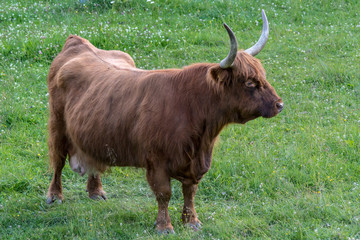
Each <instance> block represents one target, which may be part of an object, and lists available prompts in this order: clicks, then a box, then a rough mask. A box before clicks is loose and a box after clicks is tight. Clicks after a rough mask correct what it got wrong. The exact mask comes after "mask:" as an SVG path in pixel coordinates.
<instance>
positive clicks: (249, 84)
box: [245, 80, 256, 88]
mask: <svg viewBox="0 0 360 240" xmlns="http://www.w3.org/2000/svg"><path fill="white" fill-rule="evenodd" d="M245 86H246V87H248V88H254V87H256V83H255V82H254V81H253V80H247V81H246V82H245Z"/></svg>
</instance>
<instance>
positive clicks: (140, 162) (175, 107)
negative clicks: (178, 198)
mask: <svg viewBox="0 0 360 240" xmlns="http://www.w3.org/2000/svg"><path fill="white" fill-rule="evenodd" d="M48 86H49V98H50V99H49V103H50V104H49V107H50V119H49V154H50V161H51V163H52V166H53V167H54V176H53V180H52V182H51V185H50V187H49V191H48V202H49V203H51V202H53V201H55V199H60V200H62V199H63V196H62V186H61V171H62V169H63V167H64V164H65V160H66V158H67V157H69V161H70V163H71V167H72V169H73V170H74V171H77V172H79V173H80V174H84V173H86V172H87V173H88V175H89V177H88V186H87V188H88V192H89V196H90V197H91V198H106V196H105V192H104V191H103V189H102V185H101V180H100V175H99V174H100V173H101V172H103V171H105V170H106V168H107V167H109V166H134V167H142V168H145V169H146V172H147V179H148V182H149V184H150V187H151V188H152V190H153V191H154V193H155V196H156V199H157V201H158V205H159V213H158V216H157V220H156V222H157V229H158V231H160V232H164V231H172V230H173V227H172V225H171V222H170V217H169V214H168V210H167V208H168V203H169V200H170V197H171V188H170V178H175V179H177V180H179V181H181V182H182V184H183V193H184V210H183V214H182V219H183V221H184V223H187V224H189V225H190V226H192V227H193V228H194V229H197V227H198V226H199V224H200V221H199V220H198V219H197V215H196V212H195V208H194V196H195V193H196V189H197V184H198V183H199V181H200V180H201V178H202V177H203V175H204V174H205V173H206V172H207V171H208V170H209V168H210V165H211V153H212V149H213V146H214V142H215V139H216V137H217V136H218V134H219V133H220V131H221V129H222V128H223V127H224V126H226V125H227V124H229V123H246V122H247V121H249V120H252V119H255V118H257V117H259V116H262V117H273V116H275V115H276V114H277V113H279V112H280V111H281V109H279V106H278V105H277V104H278V103H282V101H281V99H280V98H279V97H278V95H277V94H276V92H275V90H274V89H273V88H272V87H271V85H270V84H269V83H268V82H267V81H266V79H265V71H264V69H263V67H262V66H261V64H260V62H259V61H258V60H256V59H255V58H254V57H252V56H250V55H248V54H246V53H244V52H242V51H239V52H238V55H237V58H236V60H235V62H234V64H233V66H232V67H231V68H230V69H221V68H220V66H219V64H211V63H199V64H194V65H190V66H187V67H184V68H183V69H169V70H154V71H145V70H140V69H137V68H135V64H134V61H133V60H132V58H131V57H130V56H129V55H128V54H126V53H123V52H121V51H104V50H100V49H97V48H95V47H94V46H93V45H92V44H91V43H90V42H88V41H87V40H85V39H82V38H80V37H77V36H70V37H69V38H68V39H67V40H66V43H65V46H64V47H63V49H62V51H61V53H60V54H59V55H58V56H57V57H56V59H55V60H54V62H53V63H52V65H51V68H50V71H49V75H48Z"/></svg>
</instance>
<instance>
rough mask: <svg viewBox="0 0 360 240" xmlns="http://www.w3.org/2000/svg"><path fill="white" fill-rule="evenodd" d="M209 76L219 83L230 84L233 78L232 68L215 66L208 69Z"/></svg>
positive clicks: (222, 84)
mask: <svg viewBox="0 0 360 240" xmlns="http://www.w3.org/2000/svg"><path fill="white" fill-rule="evenodd" d="M207 78H208V80H210V81H214V82H215V83H217V84H218V85H221V86H230V85H231V83H232V79H233V72H232V69H231V68H228V69H222V68H221V67H220V66H214V67H211V68H210V69H209V70H208V76H207Z"/></svg>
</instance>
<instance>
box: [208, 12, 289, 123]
mask: <svg viewBox="0 0 360 240" xmlns="http://www.w3.org/2000/svg"><path fill="white" fill-rule="evenodd" d="M262 17H263V31H262V34H261V37H260V39H259V41H258V42H257V43H256V44H255V45H254V46H252V47H251V48H249V49H247V50H245V51H238V50H237V41H236V37H235V35H234V33H233V31H232V30H231V29H230V28H229V27H228V26H227V25H226V24H224V26H225V28H226V30H227V32H228V34H229V37H230V42H231V47H230V52H229V54H228V56H227V57H226V58H225V59H224V60H222V61H221V62H220V65H215V66H213V67H212V68H211V69H210V70H209V72H208V79H209V78H210V81H213V83H215V85H217V87H218V88H220V89H221V91H220V92H224V96H226V97H228V101H229V105H231V106H234V110H233V111H236V114H235V115H236V117H235V119H234V120H235V121H237V122H247V121H249V120H251V119H254V118H256V117H260V116H262V117H265V118H270V117H273V116H275V115H277V114H278V113H280V112H281V111H282V109H283V102H282V100H281V98H280V97H279V96H278V95H277V94H276V92H275V90H274V88H273V87H272V86H271V85H270V83H269V82H268V81H267V80H266V77H265V70H264V68H263V67H262V65H261V63H260V61H259V60H258V59H256V58H254V56H255V55H256V54H258V53H259V52H260V51H261V50H262V49H263V47H264V46H265V44H266V41H267V39H268V36H269V24H268V21H267V19H266V15H265V12H264V10H263V11H262ZM225 92H226V93H225Z"/></svg>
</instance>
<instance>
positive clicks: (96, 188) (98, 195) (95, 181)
mask: <svg viewBox="0 0 360 240" xmlns="http://www.w3.org/2000/svg"><path fill="white" fill-rule="evenodd" d="M86 189H87V191H88V193H89V198H91V199H94V200H101V199H104V200H106V199H107V197H106V193H105V192H104V190H103V187H102V183H101V178H100V174H90V173H89V176H88V181H87V188H86Z"/></svg>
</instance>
